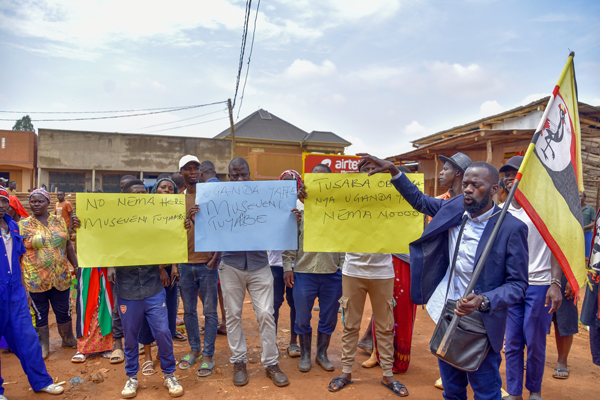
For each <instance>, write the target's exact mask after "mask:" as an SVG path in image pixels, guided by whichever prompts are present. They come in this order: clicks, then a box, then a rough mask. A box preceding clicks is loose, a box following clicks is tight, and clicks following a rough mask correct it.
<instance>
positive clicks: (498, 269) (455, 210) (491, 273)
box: [392, 174, 529, 352]
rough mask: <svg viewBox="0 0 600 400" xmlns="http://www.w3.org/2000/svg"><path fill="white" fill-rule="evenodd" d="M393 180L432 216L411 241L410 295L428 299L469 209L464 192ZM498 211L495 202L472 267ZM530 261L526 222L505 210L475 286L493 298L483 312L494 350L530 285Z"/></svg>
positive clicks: (417, 299) (404, 179)
mask: <svg viewBox="0 0 600 400" xmlns="http://www.w3.org/2000/svg"><path fill="white" fill-rule="evenodd" d="M392 184H393V185H394V186H395V187H396V189H397V190H398V191H399V192H400V194H401V195H402V197H404V199H406V201H408V203H410V205H411V206H413V208H414V209H415V210H417V211H419V212H422V213H425V214H428V215H431V216H432V217H433V219H432V220H431V222H430V223H429V225H427V228H425V231H424V232H423V235H422V236H421V237H420V238H419V239H417V240H415V241H414V242H412V243H411V244H410V246H409V247H410V260H411V264H410V273H411V285H410V297H411V299H412V301H413V302H414V303H415V304H426V303H427V302H428V301H429V298H430V297H431V295H432V294H433V292H434V291H435V289H436V288H437V286H438V285H439V283H440V282H441V281H442V279H443V278H444V276H445V275H446V272H447V270H448V267H449V266H450V254H449V248H448V230H449V229H450V228H453V227H455V226H460V224H461V220H462V217H463V215H464V212H465V209H464V205H463V196H462V194H461V195H459V196H456V197H454V198H452V199H450V200H441V199H436V198H433V197H430V196H426V195H424V194H423V193H422V192H421V191H420V190H419V189H418V188H417V187H416V186H415V185H414V184H413V183H412V182H410V180H409V179H408V178H407V177H406V175H404V174H402V175H401V176H400V177H399V178H398V179H394V180H392ZM499 210H500V208H498V207H497V206H495V205H494V213H495V215H493V216H492V217H491V218H490V219H489V220H488V223H487V225H486V227H485V229H484V231H483V235H482V237H481V241H480V242H479V245H478V246H477V251H476V253H475V265H473V268H475V266H476V265H477V262H478V261H479V257H481V253H482V252H483V248H484V247H485V245H486V243H487V241H488V238H489V237H490V235H491V233H492V230H493V229H494V226H495V225H496V222H497V221H498V217H499V216H500V213H498V211H499ZM528 265H529V251H528V249H527V225H525V224H524V223H523V222H521V221H519V220H518V219H517V218H515V217H514V216H512V215H511V214H506V217H505V219H504V222H503V223H502V226H501V227H500V230H499V231H498V236H497V237H496V240H495V241H494V245H493V246H492V249H491V251H490V254H489V256H488V258H487V260H486V262H485V264H484V266H483V270H482V271H481V275H479V279H477V283H476V285H475V289H474V290H473V291H474V293H476V294H484V295H486V296H487V298H488V299H490V311H489V312H482V313H481V315H482V317H483V322H484V324H485V328H486V331H487V334H488V337H489V338H490V342H491V344H492V348H493V350H494V351H495V352H499V351H500V350H501V349H502V344H503V340H504V331H505V329H506V318H507V313H508V307H509V306H510V305H512V304H515V303H516V302H518V301H520V300H521V299H522V298H523V297H524V296H525V291H526V290H527V288H528V287H529V282H528ZM460 295H461V296H462V293H461V294H460Z"/></svg>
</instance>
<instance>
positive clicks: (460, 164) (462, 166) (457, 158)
mask: <svg viewBox="0 0 600 400" xmlns="http://www.w3.org/2000/svg"><path fill="white" fill-rule="evenodd" d="M438 158H439V159H440V161H441V162H443V163H444V164H445V163H447V162H449V163H450V164H452V165H454V166H455V167H456V168H458V169H459V170H460V171H461V172H462V173H463V174H464V173H465V171H466V170H467V168H469V166H470V165H471V164H473V161H472V160H471V159H470V158H469V156H468V155H466V154H463V153H456V154H455V155H453V156H452V157H446V156H438Z"/></svg>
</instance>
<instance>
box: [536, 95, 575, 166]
mask: <svg viewBox="0 0 600 400" xmlns="http://www.w3.org/2000/svg"><path fill="white" fill-rule="evenodd" d="M572 138H573V124H572V121H571V116H570V115H569V110H568V108H567V107H566V106H565V102H564V100H563V98H562V97H561V96H560V94H558V95H557V96H556V99H555V101H554V103H553V104H552V106H551V109H550V110H549V112H548V117H547V118H546V121H545V122H544V126H543V128H542V130H541V131H540V135H539V137H538V140H537V142H536V144H535V145H536V146H535V151H536V153H537V155H538V157H539V159H540V161H541V162H542V163H543V164H544V165H545V166H546V167H547V168H550V169H551V170H553V171H557V172H559V171H563V170H564V169H565V168H567V166H568V165H569V164H571V162H572V151H573V150H574V149H572V148H571V144H572V142H573V140H572Z"/></svg>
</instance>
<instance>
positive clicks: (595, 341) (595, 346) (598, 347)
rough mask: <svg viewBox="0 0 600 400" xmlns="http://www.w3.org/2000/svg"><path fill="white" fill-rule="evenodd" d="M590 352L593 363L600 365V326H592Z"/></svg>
mask: <svg viewBox="0 0 600 400" xmlns="http://www.w3.org/2000/svg"><path fill="white" fill-rule="evenodd" d="M588 293H589V292H588ZM590 351H591V352H592V362H593V363H594V364H596V365H600V326H590Z"/></svg>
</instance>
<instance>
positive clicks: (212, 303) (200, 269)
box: [179, 263, 219, 357]
mask: <svg viewBox="0 0 600 400" xmlns="http://www.w3.org/2000/svg"><path fill="white" fill-rule="evenodd" d="M218 281H219V273H218V272H217V270H216V269H208V267H207V266H206V264H204V263H201V264H179V291H180V292H181V301H182V302H183V322H184V323H185V330H186V332H187V334H188V342H189V343H190V347H191V349H192V351H194V352H195V351H200V350H202V343H201V341H200V329H199V327H198V294H200V301H202V313H203V314H204V350H203V351H202V355H203V356H205V357H212V356H213V355H214V354H215V342H216V340H217V329H218V325H219V315H218V314H217V299H218V295H217V282H218Z"/></svg>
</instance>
